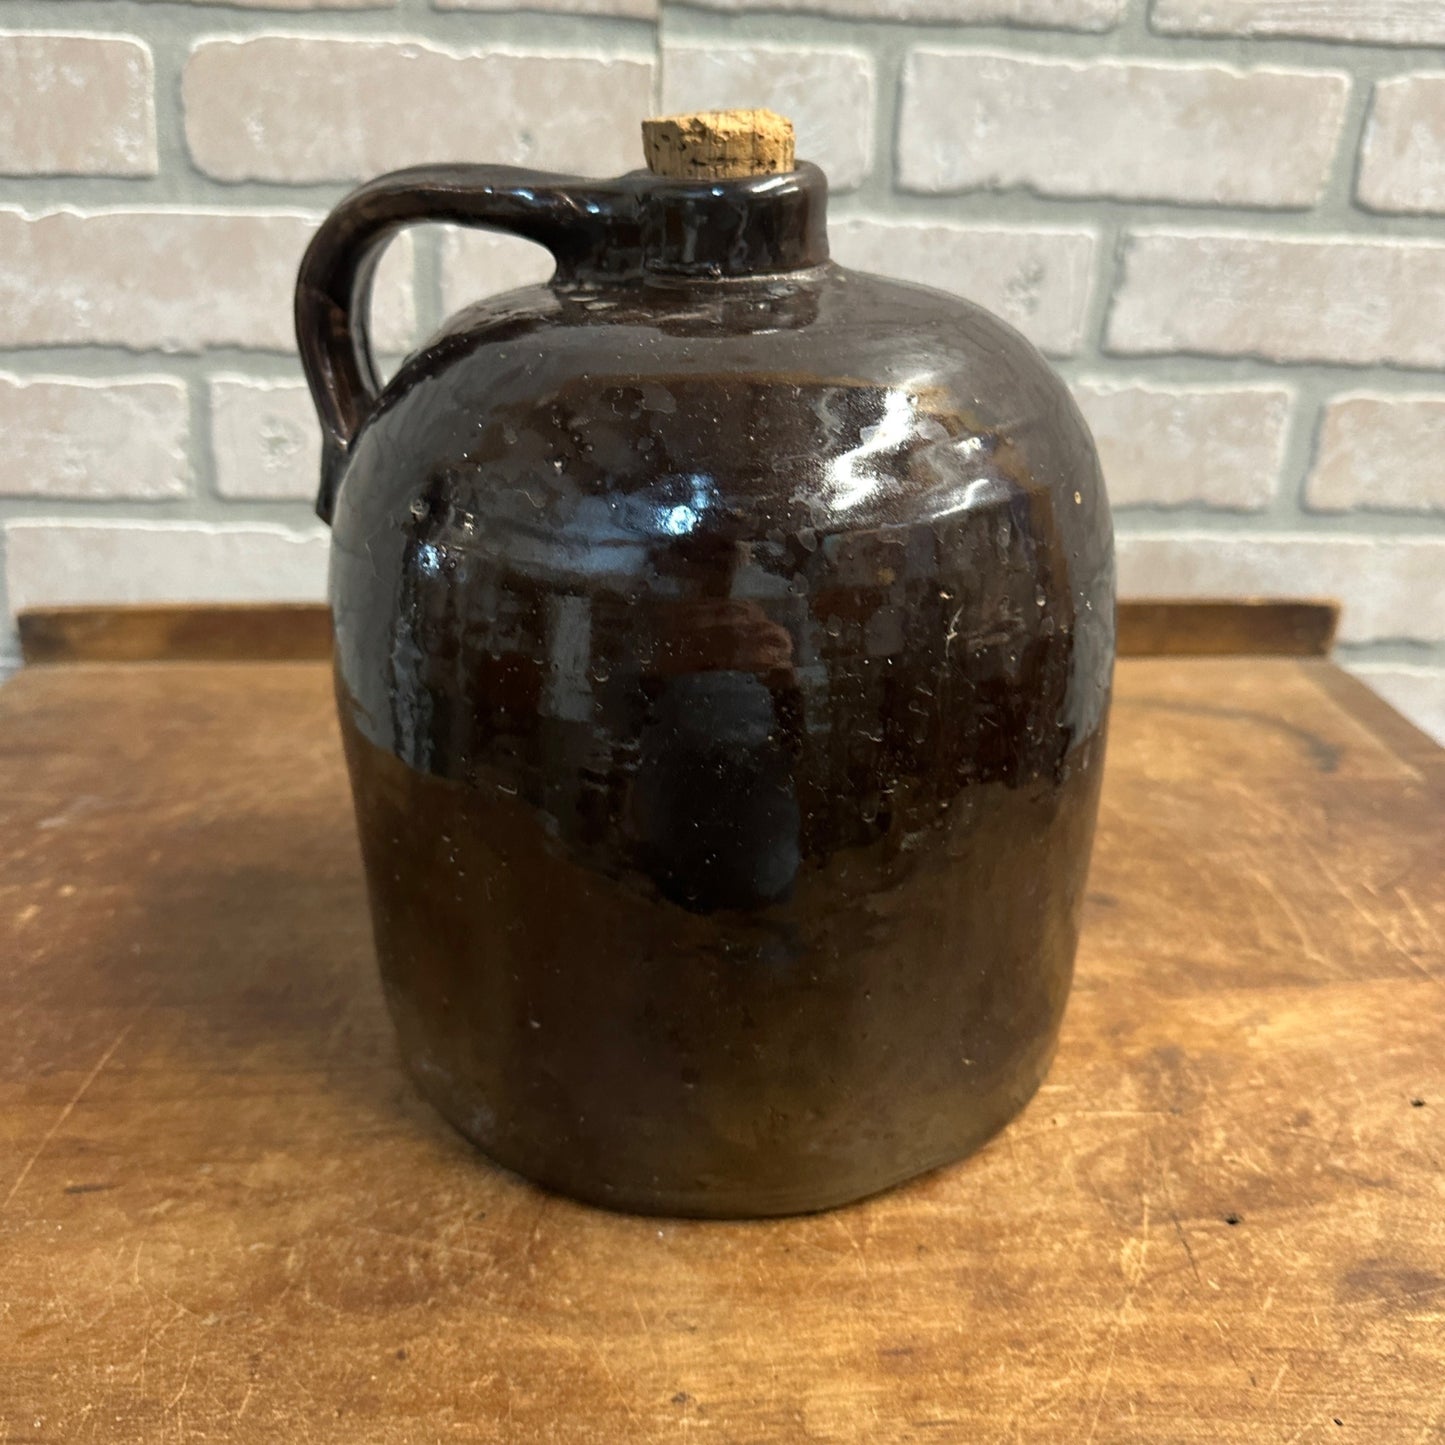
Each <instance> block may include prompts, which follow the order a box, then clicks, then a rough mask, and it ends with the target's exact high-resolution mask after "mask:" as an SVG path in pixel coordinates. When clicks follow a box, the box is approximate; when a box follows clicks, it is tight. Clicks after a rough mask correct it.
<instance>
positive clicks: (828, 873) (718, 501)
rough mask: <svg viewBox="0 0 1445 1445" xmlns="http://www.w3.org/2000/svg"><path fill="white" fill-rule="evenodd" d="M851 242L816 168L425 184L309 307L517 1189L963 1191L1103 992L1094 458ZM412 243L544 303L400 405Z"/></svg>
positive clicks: (415, 836)
mask: <svg viewBox="0 0 1445 1445" xmlns="http://www.w3.org/2000/svg"><path fill="white" fill-rule="evenodd" d="M719 169H721V170H726V169H727V167H726V166H720V167H719ZM826 203H827V182H826V180H825V179H824V176H823V174H822V172H821V171H819V170H818V169H817V168H816V167H815V166H812V165H808V164H798V165H796V167H791V166H790V168H789V169H786V170H783V171H780V172H778V173H773V174H766V173H764V174H752V175H741V176H739V175H727V174H724V175H720V176H719V175H713V176H703V177H698V176H695V175H690V176H684V177H676V176H665V175H658V174H652V173H649V172H647V171H639V172H634V173H632V174H630V175H625V176H622V177H620V178H618V179H615V180H587V179H581V178H578V177H574V176H559V175H545V174H537V173H533V172H530V171H522V170H515V169H511V168H508V167H500V166H473V165H439V166H424V167H419V168H416V169H413V170H406V171H401V172H398V173H396V174H393V175H389V176H383V177H382V178H380V179H379V180H375V181H373V182H371V183H370V184H368V185H365V186H363V187H362V188H361V189H359V190H358V191H356V192H355V193H354V194H352V195H351V196H349V197H348V198H347V199H346V200H344V201H343V202H342V203H341V204H340V205H339V206H338V207H337V208H336V209H335V211H333V212H332V214H331V216H330V217H329V219H328V220H327V221H326V222H325V224H324V225H323V226H322V228H321V230H320V232H319V233H318V235H317V236H316V238H315V241H314V243H313V244H312V246H311V248H310V251H309V252H308V254H307V256H306V259H305V261H304V263H303V265H302V269H301V274H300V278H299V282H298V290H297V303H296V315H297V326H298V332H299V338H300V347H301V355H302V358H303V361H304V363H305V367H306V372H307V376H308V379H309V382H310V386H311V391H312V394H313V396H314V399H315V402H316V406H317V409H318V411H319V413H320V417H321V424H322V428H323V432H324V444H325V450H324V460H323V467H322V482H321V494H320V501H319V504H318V510H319V512H320V514H321V516H322V517H323V518H324V519H326V520H327V521H328V522H330V523H331V526H332V535H333V543H332V562H331V582H330V595H331V608H332V614H333V618H334V623H335V636H336V651H335V673H336V694H337V700H338V704H339V708H340V718H341V729H342V733H343V736H344V740H345V747H346V756H347V760H348V764H349V767H350V773H351V780H352V785H353V789H354V793H355V802H356V814H357V820H358V823H359V828H360V836H361V845H362V852H363V855H364V859H365V866H366V874H367V879H368V884H369V890H370V900H371V909H372V915H373V921H374V926H375V935H376V947H377V954H378V957H379V960H380V965H381V975H382V979H383V983H384V987H385V994H386V999H387V1003H388V1005H389V1007H390V1010H391V1014H392V1016H393V1018H394V1020H395V1024H396V1028H397V1032H398V1035H399V1038H400V1046H401V1051H402V1054H403V1056H404V1059H405V1062H406V1064H407V1066H408V1068H409V1069H410V1071H411V1073H412V1075H413V1076H414V1078H415V1080H416V1083H417V1085H418V1086H419V1087H420V1089H421V1090H422V1091H423V1092H424V1093H425V1095H426V1096H427V1097H428V1098H429V1099H430V1100H431V1101H432V1102H433V1103H434V1104H435V1105H436V1107H437V1108H438V1109H439V1110H440V1111H441V1113H442V1114H443V1115H445V1117H446V1118H447V1119H449V1120H450V1121H451V1123H452V1124H454V1125H455V1126H456V1127H457V1128H458V1129H459V1130H461V1131H462V1133H463V1134H465V1135H466V1136H467V1137H468V1138H470V1139H472V1140H474V1141H475V1142H476V1143H477V1144H478V1145H480V1146H481V1148H482V1149H484V1150H485V1151H486V1152H487V1154H489V1155H490V1156H491V1157H492V1158H493V1159H494V1160H496V1161H498V1162H499V1163H501V1164H504V1165H506V1166H508V1167H509V1168H511V1169H514V1170H517V1171H519V1172H520V1173H522V1174H524V1175H526V1176H528V1177H529V1178H531V1179H533V1180H536V1181H538V1182H540V1183H542V1184H544V1185H546V1186H549V1187H551V1188H553V1189H557V1190H561V1191H563V1192H565V1193H567V1194H570V1195H574V1196H576V1197H578V1198H581V1199H585V1200H589V1201H594V1202H596V1203H599V1204H603V1205H609V1206H613V1207H616V1208H621V1209H628V1210H639V1211H645V1212H652V1213H662V1214H677V1215H719V1216H738V1215H772V1214H787V1213H793V1212H798V1211H804V1210H815V1209H820V1208H824V1207H827V1206H831V1205H837V1204H841V1203H844V1202H845V1201H848V1200H852V1199H856V1198H858V1197H860V1196H863V1195H867V1194H870V1193H873V1192H874V1191H877V1190H880V1189H883V1188H885V1187H887V1186H889V1185H892V1184H896V1183H898V1182H899V1181H901V1180H905V1179H908V1178H910V1177H911V1176H913V1175H916V1174H918V1173H920V1172H921V1171H924V1170H928V1169H932V1168H934V1167H936V1166H938V1165H941V1164H944V1163H946V1162H948V1161H951V1160H955V1159H958V1158H959V1157H961V1156H962V1155H965V1154H967V1153H968V1152H969V1151H970V1150H973V1149H975V1148H977V1147H978V1146H979V1145H980V1144H981V1143H983V1141H984V1140H986V1139H988V1138H989V1136H990V1135H992V1134H993V1133H994V1132H995V1131H996V1130H998V1129H999V1128H1001V1127H1002V1126H1003V1125H1004V1124H1005V1123H1006V1122H1007V1121H1008V1120H1009V1119H1010V1118H1011V1117H1012V1116H1013V1115H1014V1114H1015V1113H1016V1112H1017V1111H1018V1110H1019V1109H1020V1108H1021V1107H1022V1106H1023V1105H1024V1103H1025V1102H1026V1101H1027V1100H1028V1099H1029V1097H1030V1095H1032V1094H1033V1092H1034V1090H1035V1089H1036V1088H1037V1087H1038V1085H1039V1082H1040V1080H1041V1079H1042V1078H1043V1076H1044V1073H1045V1070H1046V1069H1047V1067H1048V1065H1049V1061H1050V1057H1051V1055H1052V1052H1053V1049H1054V1045H1055V1040H1056V1038H1057V1036H1058V1031H1059V1024H1060V1019H1061V1016H1062V1014H1063V1010H1064V1003H1065V999H1066V996H1067V994H1068V991H1069V985H1070V981H1071V977H1072V972H1073V960H1074V952H1075V945H1076V942H1077V938H1078V928H1079V912H1080V903H1081V899H1082V892H1083V888H1084V879H1085V873H1086V870H1087V866H1088V861H1089V850H1090V846H1091V841H1092V836H1093V832H1094V820H1095V814H1096V810H1097V804H1098V798H1099V783H1100V773H1101V767H1102V763H1103V755H1104V732H1105V721H1106V715H1107V711H1108V705H1109V695H1110V683H1111V673H1112V666H1113V649H1114V563H1113V534H1112V528H1111V524H1110V518H1109V510H1108V504H1107V502H1106V499H1105V495H1104V487H1103V483H1102V480H1101V477H1100V473H1099V465H1098V461H1097V458H1096V456H1095V452H1094V447H1093V444H1092V442H1091V440H1090V437H1089V433H1088V430H1087V428H1086V426H1085V424H1084V422H1083V420H1082V418H1081V417H1080V415H1079V412H1078V411H1077V409H1076V408H1075V406H1074V404H1073V402H1072V401H1071V399H1070V397H1069V394H1068V391H1067V390H1066V389H1065V387H1064V385H1063V383H1062V382H1061V381H1060V380H1059V378H1058V377H1057V376H1056V375H1055V374H1054V372H1053V371H1052V370H1051V369H1050V368H1049V366H1048V365H1047V364H1046V363H1045V362H1044V360H1043V359H1042V358H1041V357H1040V355H1039V354H1038V352H1037V351H1035V350H1034V348H1033V347H1032V346H1031V345H1029V343H1028V342H1027V341H1025V340H1024V339H1023V337H1021V336H1020V335H1019V334H1018V333H1017V332H1016V331H1014V330H1013V329H1012V328H1011V327H1009V326H1007V325H1005V324H1004V323H1003V322H1002V321H1000V320H998V319H997V318H996V317H994V316H992V315H990V314H989V313H988V312H986V311H984V310H981V309H980V308H979V307H977V306H975V305H972V304H971V303H969V302H968V301H964V300H960V299H959V298H957V297H955V296H951V295H947V294H945V293H943V292H941V291H935V290H930V289H928V288H925V287H921V286H913V285H904V284H902V283H900V282H896V281H889V280H884V279H882V278H881V277H878V276H871V275H865V274H862V273H859V272H856V271H850V270H848V269H847V268H845V267H843V266H839V265H837V264H836V263H835V262H833V261H830V260H829V257H828V239H827V230H826V225H825V210H826ZM418 221H440V222H448V223H451V224H456V225H464V226H475V227H481V228H485V229H490V230H497V231H506V232H510V233H512V234H514V235H518V236H523V237H526V238H528V239H530V240H532V241H536V242H540V243H541V244H542V245H543V246H545V247H546V248H547V249H548V250H549V251H550V252H551V253H552V255H553V256H554V257H555V259H556V274H555V275H554V276H553V277H552V279H551V281H550V282H548V283H547V284H545V285H539V286H532V287H527V288H525V289H522V290H518V291H512V292H509V293H507V294H506V295H501V296H494V297H490V298H488V299H486V300H483V301H478V302H477V303H476V304H474V305H472V306H470V307H468V308H467V309H466V310H464V311H462V312H460V313H459V314H458V315H456V316H454V317H452V318H451V320H450V321H448V322H447V323H446V324H445V325H444V326H443V327H442V329H441V330H440V331H439V332H438V333H437V334H436V335H435V336H434V337H433V338H432V339H431V340H430V341H429V342H427V344H426V345H425V346H424V347H422V348H421V349H420V350H419V351H418V352H416V353H415V354H414V355H412V356H411V357H409V358H408V359H407V360H406V362H405V363H404V364H403V365H402V367H401V369H400V371H399V372H398V373H397V374H396V376H395V377H394V378H393V379H392V380H391V382H390V383H389V384H387V385H385V386H382V385H380V384H379V381H378V376H377V372H376V368H375V365H374V363H373V360H372V355H371V348H370V344H369V342H368V338H367V322H366V316H367V305H368V300H369V293H370V289H371V281H372V276H373V273H374V271H375V268H376V262H377V258H378V256H379V254H380V252H381V250H382V247H383V246H384V245H385V243H386V242H387V240H388V239H389V238H390V237H391V236H393V235H394V234H395V233H396V231H397V230H398V229H399V228H400V227H402V226H405V225H408V224H410V223H413V222H418Z"/></svg>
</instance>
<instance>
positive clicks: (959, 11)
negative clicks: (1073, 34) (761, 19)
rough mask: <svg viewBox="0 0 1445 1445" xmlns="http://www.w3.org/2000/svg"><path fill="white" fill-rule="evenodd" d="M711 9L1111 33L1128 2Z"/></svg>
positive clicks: (730, 3)
mask: <svg viewBox="0 0 1445 1445" xmlns="http://www.w3.org/2000/svg"><path fill="white" fill-rule="evenodd" d="M696 3H697V4H699V5H700V6H703V7H705V8H707V9H710V10H726V11H731V12H732V13H734V14H737V13H740V12H744V11H749V10H766V11H776V10H791V11H794V12H797V13H799V14H803V15H831V16H837V17H840V18H844V19H853V20H874V19H877V20H924V21H942V22H945V23H948V24H952V25H1028V26H1034V25H1037V26H1042V27H1046V28H1055V27H1056V28H1058V29H1061V30H1111V29H1113V27H1114V26H1115V25H1117V24H1118V23H1119V21H1120V19H1122V17H1123V14H1124V9H1125V7H1126V6H1127V4H1128V3H1129V0H793V3H792V4H789V3H787V0H696Z"/></svg>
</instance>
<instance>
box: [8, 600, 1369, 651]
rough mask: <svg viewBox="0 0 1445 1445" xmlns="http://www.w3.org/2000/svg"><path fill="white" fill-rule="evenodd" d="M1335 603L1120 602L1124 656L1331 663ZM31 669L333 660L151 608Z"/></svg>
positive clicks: (79, 621) (84, 621)
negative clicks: (79, 664) (88, 664)
mask: <svg viewBox="0 0 1445 1445" xmlns="http://www.w3.org/2000/svg"><path fill="white" fill-rule="evenodd" d="M1339 611H1340V609H1339V606H1338V605H1337V604H1336V603H1333V602H1289V601H1280V600H1275V599H1269V598H1263V599H1258V600H1254V601H1250V600H1243V601H1241V600H1239V599H1233V600H1230V601H1217V602H1211V601H1179V600H1172V601H1150V600H1148V599H1142V598H1133V599H1126V600H1124V601H1123V602H1121V603H1120V604H1119V654H1120V656H1122V657H1156V656H1174V655H1176V654H1182V655H1188V656H1232V655H1235V654H1248V655H1252V656H1260V655H1267V654H1272V655H1275V656H1284V657H1323V656H1324V655H1325V654H1326V653H1327V652H1328V651H1329V650H1330V643H1331V642H1332V641H1333V640H1334V635H1335V623H1336V621H1337V620H1338V618H1339ZM17 621H18V624H19V629H20V646H21V649H22V651H23V653H24V656H25V660H26V662H203V661H210V662H283V661H285V662H299V661H308V660H319V659H322V658H326V657H329V656H330V655H331V617H330V614H329V613H328V612H327V610H326V608H325V606H324V605H322V604H320V603H304V602H301V603H286V602H253V603H234V602H232V603H216V604H210V605H197V604H195V603H185V602H182V603H169V604H168V603H149V604H131V605H127V606H103V607H38V608H32V609H30V610H27V611H25V612H22V613H21V614H20V616H19V618H18V619H17Z"/></svg>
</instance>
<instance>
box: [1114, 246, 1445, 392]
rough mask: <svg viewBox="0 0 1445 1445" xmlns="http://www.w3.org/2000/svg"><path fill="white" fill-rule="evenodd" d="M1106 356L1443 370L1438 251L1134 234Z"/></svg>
mask: <svg viewBox="0 0 1445 1445" xmlns="http://www.w3.org/2000/svg"><path fill="white" fill-rule="evenodd" d="M1107 346H1108V349H1109V350H1110V351H1114V352H1118V353H1120V354H1124V355H1151V354H1152V355H1162V354H1168V353H1171V352H1198V353H1201V354H1203V355H1206V356H1258V357H1264V358H1266V359H1268V360H1270V361H1330V362H1354V363H1356V364H1358V365H1371V364H1377V363H1384V364H1386V365H1393V366H1410V367H1423V368H1439V367H1445V241H1434V240H1431V241H1417V240H1375V239H1370V240H1357V239H1354V238H1352V237H1348V236H1327V237H1314V236H1308V237H1306V236H1285V235H1265V234H1250V233H1243V232H1234V233H1230V232H1210V231H1184V230H1139V231H1135V232H1133V233H1132V234H1131V235H1130V236H1129V237H1128V238H1127V241H1126V249H1125V256H1124V272H1123V277H1122V279H1121V280H1120V282H1119V288H1118V291H1117V292H1116V294H1115V298H1114V307H1113V310H1112V312H1111V313H1110V316H1109V328H1108V337H1107Z"/></svg>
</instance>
